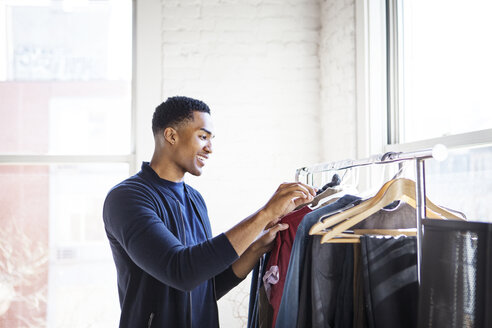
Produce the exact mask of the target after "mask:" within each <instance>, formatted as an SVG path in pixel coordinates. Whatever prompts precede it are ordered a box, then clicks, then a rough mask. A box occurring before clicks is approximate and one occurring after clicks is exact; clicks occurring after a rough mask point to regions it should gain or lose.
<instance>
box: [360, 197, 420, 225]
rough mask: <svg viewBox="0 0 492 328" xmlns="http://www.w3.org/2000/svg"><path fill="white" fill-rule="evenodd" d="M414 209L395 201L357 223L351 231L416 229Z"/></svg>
mask: <svg viewBox="0 0 492 328" xmlns="http://www.w3.org/2000/svg"><path fill="white" fill-rule="evenodd" d="M416 222H417V214H416V211H415V209H414V208H413V207H412V206H410V205H408V204H407V203H405V202H400V201H396V202H394V203H392V204H390V205H388V206H386V207H385V208H383V209H381V210H379V211H377V212H376V213H374V214H373V215H371V216H369V217H368V218H366V219H364V220H363V221H362V222H359V223H357V224H356V225H355V226H353V227H352V229H409V228H415V227H417V223H416Z"/></svg>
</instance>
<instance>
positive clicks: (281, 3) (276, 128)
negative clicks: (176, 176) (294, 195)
mask: <svg viewBox="0 0 492 328" xmlns="http://www.w3.org/2000/svg"><path fill="white" fill-rule="evenodd" d="M153 1H154V0H153ZM157 1H159V0H157ZM160 1H161V41H162V42H161V43H162V47H161V51H162V61H161V63H160V64H161V67H162V70H161V71H160V72H159V70H160V68H158V74H160V75H161V86H162V90H161V93H162V99H163V100H164V99H166V98H167V97H169V96H174V95H187V96H191V97H196V98H198V99H201V100H203V101H205V102H206V103H208V104H209V106H210V107H211V110H212V118H213V120H214V123H215V130H216V134H217V137H216V138H215V140H214V154H213V156H212V158H211V160H210V161H209V163H208V165H207V167H206V168H205V171H204V174H203V175H202V176H201V177H199V178H195V177H191V176H187V177H186V180H187V182H188V183H190V184H191V185H193V186H194V187H196V188H197V189H198V190H200V192H201V193H202V194H203V196H204V198H205V200H206V201H207V204H208V207H209V216H210V218H211V221H212V226H213V230H214V233H215V234H218V233H220V232H223V231H225V230H227V229H228V228H230V227H231V226H233V225H234V224H235V223H237V222H238V221H239V220H241V219H243V218H244V217H246V216H247V215H249V214H251V213H253V212H254V211H255V210H256V209H258V208H259V207H260V206H262V205H263V204H264V203H265V202H266V201H267V200H268V198H269V197H270V196H271V194H272V193H273V191H274V190H275V189H276V187H277V185H278V184H279V183H281V182H283V181H287V180H293V178H294V171H295V169H296V168H298V167H300V166H304V165H307V164H310V163H316V162H320V161H322V160H335V159H340V158H347V157H354V156H355V140H356V135H355V131H354V129H355V67H354V65H355V63H354V60H355V54H354V52H355V48H354V42H355V40H354V24H355V23H354V4H353V0H329V1H322V0H160ZM320 63H321V65H320ZM156 105H157V104H156ZM146 115H149V116H150V114H146ZM150 119H151V118H150V117H148V120H149V125H148V126H149V129H150ZM140 124H141V125H142V124H143V123H140ZM149 135H150V133H149V134H147V135H146V136H145V138H148V137H149ZM142 138H143V137H142ZM148 140H149V141H148V142H149V143H150V142H152V140H151V139H148ZM139 142H140V143H139V144H140V145H141V144H145V143H146V142H145V141H143V140H141V141H139ZM141 148H142V147H141ZM249 283H250V281H249V278H247V279H246V280H245V282H244V283H243V284H241V285H240V287H239V288H236V289H234V290H233V291H232V292H231V293H230V294H228V295H227V296H226V297H224V298H223V299H222V300H221V301H220V302H219V308H220V309H219V311H220V319H221V325H222V326H223V327H245V324H246V316H247V304H248V293H249Z"/></svg>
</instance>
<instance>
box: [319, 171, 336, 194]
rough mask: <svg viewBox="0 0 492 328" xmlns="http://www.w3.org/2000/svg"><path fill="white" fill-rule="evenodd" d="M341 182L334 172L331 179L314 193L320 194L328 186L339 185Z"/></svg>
mask: <svg viewBox="0 0 492 328" xmlns="http://www.w3.org/2000/svg"><path fill="white" fill-rule="evenodd" d="M341 182H342V179H340V176H339V175H338V174H336V173H335V174H333V177H332V178H331V181H330V182H328V183H327V184H325V185H324V186H323V187H321V188H320V189H318V191H316V195H319V194H321V193H322V192H323V191H325V190H326V189H328V188H333V187H336V186H339V185H340V183H341Z"/></svg>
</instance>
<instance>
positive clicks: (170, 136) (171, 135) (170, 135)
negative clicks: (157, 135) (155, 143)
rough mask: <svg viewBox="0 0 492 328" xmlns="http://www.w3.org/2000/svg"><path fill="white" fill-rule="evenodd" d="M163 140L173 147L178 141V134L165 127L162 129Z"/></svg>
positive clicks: (172, 129)
mask: <svg viewBox="0 0 492 328" xmlns="http://www.w3.org/2000/svg"><path fill="white" fill-rule="evenodd" d="M164 139H166V141H167V142H169V143H170V144H171V145H174V144H175V143H176V141H177V140H178V132H177V131H176V130H175V129H174V128H172V127H167V128H165V129H164Z"/></svg>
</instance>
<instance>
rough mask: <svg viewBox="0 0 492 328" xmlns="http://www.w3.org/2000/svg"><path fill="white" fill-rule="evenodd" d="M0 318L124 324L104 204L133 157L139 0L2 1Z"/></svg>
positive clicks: (33, 323)
mask: <svg viewBox="0 0 492 328" xmlns="http://www.w3.org/2000/svg"><path fill="white" fill-rule="evenodd" d="M0 17H1V19H0V45H1V46H0V99H1V105H0V117H1V118H2V119H1V120H0V185H1V186H2V188H1V189H0V222H1V225H2V229H1V230H0V326H1V327H43V326H49V327H89V326H90V327H114V326H116V325H117V322H118V317H119V308H118V300H117V290H116V284H115V269H114V264H113V261H112V257H111V252H110V249H109V245H108V243H107V239H106V236H105V235H104V227H103V223H102V218H101V215H102V214H101V213H102V204H103V201H104V198H105V195H106V193H107V191H108V190H109V188H110V187H111V186H113V185H114V184H116V183H117V182H118V181H121V180H123V179H124V178H126V177H127V176H128V175H129V173H130V168H131V166H132V163H133V158H134V151H133V136H132V133H130V131H132V107H131V99H132V94H131V90H132V2H131V1H130V0H125V1H121V0H120V1H110V0H105V1H8V0H3V1H2V2H0Z"/></svg>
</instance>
